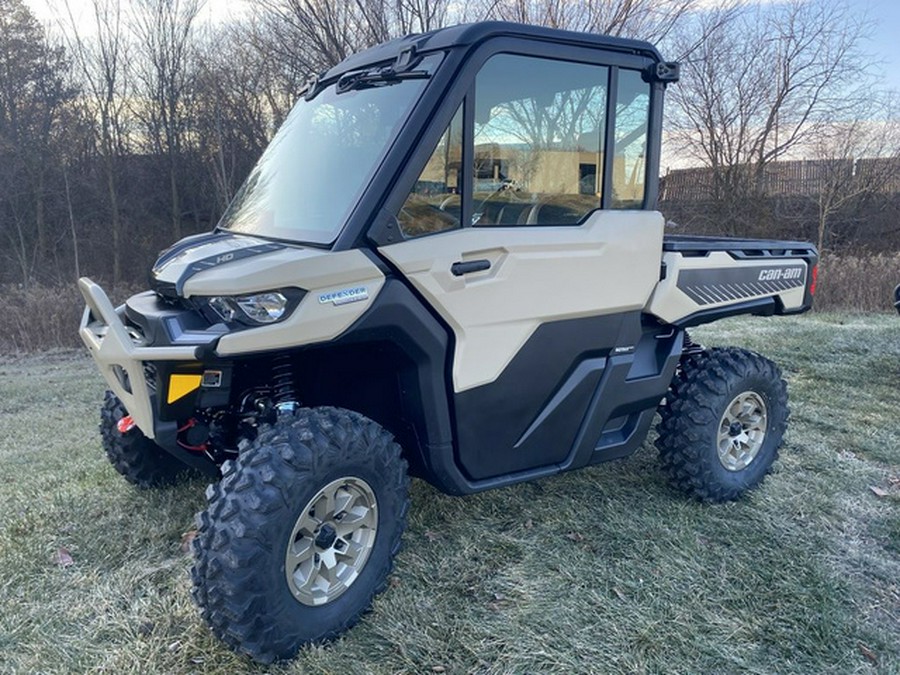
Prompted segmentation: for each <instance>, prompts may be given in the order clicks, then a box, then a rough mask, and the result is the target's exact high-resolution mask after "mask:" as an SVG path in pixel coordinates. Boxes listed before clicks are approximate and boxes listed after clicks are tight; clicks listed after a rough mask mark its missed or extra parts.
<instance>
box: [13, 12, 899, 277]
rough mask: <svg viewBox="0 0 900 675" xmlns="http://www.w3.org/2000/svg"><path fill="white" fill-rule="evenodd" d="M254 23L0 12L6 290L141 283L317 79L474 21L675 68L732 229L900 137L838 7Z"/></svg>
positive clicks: (226, 196) (854, 25) (672, 136)
mask: <svg viewBox="0 0 900 675" xmlns="http://www.w3.org/2000/svg"><path fill="white" fill-rule="evenodd" d="M246 7H247V11H246V12H245V13H244V14H243V15H242V16H241V17H240V18H238V19H233V20H231V21H229V22H220V23H216V24H213V25H211V24H209V23H208V22H204V21H201V17H202V9H203V0H129V1H125V0H122V1H120V0H90V4H89V14H90V17H91V22H90V23H91V26H90V29H89V30H86V29H84V27H83V23H82V22H81V21H79V20H78V17H77V16H76V11H75V10H76V8H75V7H74V6H70V5H69V3H67V2H63V3H61V4H60V5H58V8H59V11H58V16H57V18H56V21H55V22H53V23H52V24H51V25H49V26H42V25H41V24H39V23H38V21H37V20H36V19H35V17H34V16H33V15H32V13H31V12H30V11H29V9H28V7H27V6H26V5H25V4H24V0H0V282H14V283H20V284H24V285H30V284H33V283H41V282H59V281H66V280H69V279H72V278H73V277H74V276H76V275H78V274H85V273H89V274H91V275H94V276H99V277H103V278H105V279H109V280H111V281H121V280H124V281H129V280H131V281H135V280H140V279H142V278H143V275H144V273H145V270H146V266H147V263H148V261H149V260H151V259H152V257H153V256H154V254H155V253H156V251H157V250H158V249H159V248H160V247H162V246H164V245H165V244H167V243H170V242H171V241H172V240H174V239H176V238H178V237H181V236H183V235H185V234H188V233H191V232H196V231H200V230H205V229H209V228H210V227H212V225H213V224H215V222H216V220H217V219H218V217H219V216H220V215H221V213H222V211H223V210H224V208H225V207H226V205H227V204H228V202H229V200H230V199H231V197H232V196H233V195H234V193H235V191H236V189H237V188H238V187H239V185H240V183H241V182H242V180H243V178H244V177H245V176H246V175H247V173H248V172H249V170H250V168H251V167H252V165H253V163H254V161H255V160H256V158H257V157H258V156H259V154H260V153H261V152H262V149H263V148H264V147H265V145H266V143H267V142H268V140H269V139H270V138H271V136H272V134H273V133H274V131H275V129H276V128H277V127H278V125H279V124H280V122H281V121H282V120H283V119H284V117H285V116H286V115H287V112H288V111H289V109H290V107H291V105H292V103H293V101H294V100H295V99H296V97H297V95H298V93H299V92H300V91H301V89H302V88H303V86H304V84H305V82H306V81H307V79H308V78H309V77H310V76H311V75H313V74H315V73H318V72H321V71H323V70H325V69H327V68H328V67H330V66H332V65H334V64H335V63H337V62H339V61H340V60H342V59H343V58H345V57H346V56H348V55H350V54H351V53H354V52H356V51H359V50H361V49H364V48H366V47H368V46H371V45H373V44H376V43H378V42H382V41H384V40H387V39H391V38H394V37H398V36H402V35H405V34H408V33H416V32H424V31H428V30H432V29H435V28H439V27H441V26H445V25H449V24H454V23H459V22H465V21H475V20H482V19H498V20H507V21H517V22H524V23H532V24H540V25H546V26H552V27H556V28H565V29H572V30H580V31H591V32H600V33H608V34H612V35H617V36H627V37H638V38H642V39H646V40H649V41H652V42H655V43H657V44H659V45H660V48H661V50H662V51H663V53H664V54H666V56H667V57H669V58H673V59H679V60H681V61H682V63H683V71H682V81H681V83H680V84H678V85H677V86H675V87H673V88H672V89H671V90H670V98H669V106H668V112H667V114H668V119H669V123H670V126H669V129H670V133H669V134H668V139H669V140H668V142H669V145H670V148H671V152H673V153H677V154H678V155H680V156H683V157H686V158H689V159H690V160H691V161H694V162H697V163H700V164H702V165H704V166H707V167H710V169H711V170H712V171H713V172H714V174H715V181H714V186H715V187H714V195H713V196H714V198H715V200H716V203H717V204H719V206H720V208H721V209H722V214H724V216H725V217H733V216H734V209H735V208H738V205H739V198H740V199H744V200H746V199H748V198H749V197H752V196H754V195H757V194H758V192H759V190H760V189H761V186H762V185H764V182H763V181H762V180H760V178H759V177H760V176H762V175H763V173H764V171H765V169H766V167H768V166H770V165H771V164H772V163H773V162H776V161H777V160H779V159H782V158H784V157H786V156H788V155H789V154H791V153H792V152H795V151H796V149H797V148H798V147H801V146H802V147H804V148H806V149H808V152H811V153H818V155H819V156H825V155H826V154H827V153H831V154H832V155H839V154H841V153H842V152H844V153H846V152H853V153H858V152H859V150H858V148H859V147H860V146H865V147H867V148H868V150H867V151H869V152H872V153H876V154H880V155H885V154H887V155H890V154H892V153H897V152H898V149H897V146H896V145H892V144H893V143H895V140H896V139H895V138H894V137H891V136H890V135H889V134H885V133H882V132H881V131H879V129H880V127H878V126H877V125H874V126H873V125H871V124H869V123H868V122H863V121H862V120H871V119H872V118H873V116H874V113H873V110H872V105H873V102H874V101H879V100H880V99H879V97H878V96H874V95H873V89H872V87H871V85H870V84H868V83H867V80H866V78H867V75H866V73H865V72H864V69H865V66H866V64H867V62H866V58H865V55H864V54H861V53H859V50H860V45H861V44H862V43H861V41H862V39H863V37H865V35H866V30H867V26H866V24H865V20H864V19H863V18H861V17H859V16H858V15H857V14H856V13H854V12H853V11H851V10H850V8H849V6H848V5H847V4H846V3H844V2H842V0H787V2H784V3H776V4H769V3H764V4H746V3H744V2H743V1H742V0H715V1H710V0H584V1H581V2H575V1H573V0H475V1H474V2H469V3H458V2H452V1H451V0H341V1H333V0H258V1H257V2H255V3H252V5H251V4H249V3H248V5H247V6H246ZM840 125H850V126H851V127H852V130H853V133H850V131H847V129H846V128H845V129H844V131H839V129H841V126H840ZM854 125H855V126H854ZM851 138H852V139H856V140H854V142H853V146H854V147H853V148H849V147H845V148H843V149H842V147H841V144H842V143H843V144H844V145H845V146H846V145H847V144H848V141H849V139H851ZM826 141H827V142H826ZM853 156H859V155H858V154H854V155H853ZM748 167H750V169H749V170H748ZM866 189H867V188H865V187H859V186H857V187H855V188H854V191H855V192H856V194H857V195H858V194H862V193H863V192H865V190H866ZM848 194H849V191H848V190H847V189H845V187H844V183H840V182H836V188H835V190H834V195H833V196H832V197H829V198H827V199H826V198H825V197H823V198H822V199H823V200H825V201H824V202H823V204H824V205H823V206H822V208H821V212H825V213H827V215H826V217H825V219H824V220H820V221H818V222H817V224H816V228H817V230H816V231H817V232H818V238H819V240H820V241H821V242H823V243H827V241H828V237H829V224H828V223H829V219H830V218H832V216H833V215H834V213H835V212H836V211H839V210H840V209H843V208H846V207H847V205H848V204H849V203H850V201H852V200H851V199H850V198H849V197H848ZM826 202H827V203H826ZM729 209H730V210H731V211H730V212H729ZM770 215H771V214H770ZM775 215H777V214H775ZM773 217H774V216H773ZM733 222H743V221H741V219H740V218H736V219H734V220H733ZM823 223H824V224H823Z"/></svg>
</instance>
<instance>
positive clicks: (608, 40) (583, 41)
mask: <svg viewBox="0 0 900 675" xmlns="http://www.w3.org/2000/svg"><path fill="white" fill-rule="evenodd" d="M494 37H516V38H527V39H532V40H541V41H544V42H556V43H559V44H565V45H572V46H580V47H592V48H594V49H608V50H614V51H618V52H628V53H632V54H640V55H642V56H647V57H649V58H651V59H653V60H654V61H662V57H661V56H660V54H659V52H658V51H657V50H656V47H654V46H653V45H652V44H650V43H649V42H645V41H643V40H629V39H627V38H619V37H612V36H610V35H599V34H597V33H578V32H575V31H568V30H558V29H555V28H544V27H543V26H530V25H527V24H522V23H511V22H504V21H483V22H481V23H466V24H460V25H458V26H450V27H448V28H441V29H438V30H434V31H431V32H429V33H414V34H412V35H407V36H405V37H402V38H397V39H395V40H390V41H389V42H384V43H382V44H380V45H376V46H375V47H371V48H370V49H366V50H365V51H362V52H359V53H358V54H353V55H352V56H348V57H347V58H346V59H344V60H343V61H341V62H340V63H339V64H337V65H336V66H335V67H334V68H332V69H331V70H329V71H328V72H327V73H326V74H325V76H324V78H323V79H330V78H332V77H335V76H337V75H339V74H340V73H344V72H347V71H350V70H358V69H360V68H365V67H366V66H368V65H372V64H375V63H383V62H385V61H391V60H393V59H394V58H396V57H397V55H398V54H400V52H402V51H403V50H404V49H406V48H407V47H410V46H412V47H414V48H415V49H416V51H417V52H419V53H422V52H429V51H437V50H442V49H449V48H452V47H464V46H470V45H474V44H476V43H479V42H482V41H483V40H486V39H488V38H494Z"/></svg>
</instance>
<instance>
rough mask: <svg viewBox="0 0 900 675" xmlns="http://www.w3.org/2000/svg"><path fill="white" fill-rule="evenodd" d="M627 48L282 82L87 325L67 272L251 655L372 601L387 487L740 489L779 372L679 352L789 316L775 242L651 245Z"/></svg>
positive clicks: (751, 468)
mask: <svg viewBox="0 0 900 675" xmlns="http://www.w3.org/2000/svg"><path fill="white" fill-rule="evenodd" d="M677 77H678V66H677V64H675V63H667V62H665V61H663V60H662V58H661V57H660V55H659V53H658V52H657V51H656V49H655V48H654V47H653V46H652V45H650V44H648V43H645V42H639V41H633V40H625V39H619V38H612V37H606V36H602V35H588V34H579V33H572V32H563V31H557V30H549V29H544V28H537V27H529V26H522V25H514V24H506V23H480V24H473V25H464V26H456V27H452V28H447V29H443V30H438V31H435V32H432V33H428V34H423V35H412V36H408V37H405V38H402V39H399V40H394V41H392V42H388V43H386V44H383V45H380V46H378V47H375V48H373V49H370V50H368V51H365V52H362V53H360V54H357V55H355V56H351V57H350V58H348V59H347V60H345V61H344V62H342V63H340V64H339V65H337V66H335V67H334V68H332V69H331V70H329V71H328V72H325V73H323V74H322V75H321V76H319V77H318V78H315V79H313V80H312V81H310V82H309V83H308V85H307V88H306V91H305V94H304V95H303V97H302V99H301V100H300V101H299V102H298V103H297V104H296V107H295V108H294V109H293V111H292V112H291V114H290V115H289V117H288V118H287V119H286V121H285V122H284V124H283V126H282V127H281V129H280V130H279V132H278V133H277V135H276V136H275V138H274V140H273V141H272V143H271V144H270V146H269V147H268V149H267V150H266V151H265V153H264V154H263V156H262V158H261V159H260V160H259V163H258V165H257V166H256V167H255V168H254V170H253V171H252V173H251V174H250V176H249V178H248V179H247V181H246V183H245V184H244V186H243V188H242V189H241V190H240V193H239V194H238V195H237V196H236V198H235V199H234V202H233V203H232V204H231V206H230V207H229V209H228V210H227V212H226V213H225V215H224V216H223V218H222V220H221V221H220V222H219V224H218V226H217V227H216V228H215V230H214V231H213V232H211V233H209V234H203V235H199V236H193V237H188V238H187V239H183V240H182V241H179V242H178V243H176V244H175V245H173V246H172V247H171V248H169V249H168V250H166V251H164V252H163V253H162V254H161V255H160V257H159V259H158V260H157V262H156V264H155V265H154V266H153V269H152V273H151V283H152V289H151V290H148V291H146V292H144V293H139V294H137V295H135V296H133V297H131V298H130V299H129V300H128V301H127V302H126V303H125V304H124V305H123V306H121V307H118V308H114V307H113V306H112V304H111V303H110V301H109V300H108V298H107V296H106V295H105V294H104V292H103V291H102V290H101V288H100V287H98V286H97V285H96V284H94V283H93V282H91V281H90V280H88V279H81V280H80V282H79V284H80V288H81V292H82V293H83V295H84V298H85V300H86V302H87V308H86V310H85V313H84V319H83V321H82V324H81V328H80V333H81V336H82V338H83V340H84V342H85V343H86V344H87V346H88V348H89V349H90V351H91V353H92V354H93V357H94V358H95V360H96V362H97V364H98V366H99V367H100V370H101V372H102V374H103V376H104V377H105V379H106V382H107V383H108V385H109V389H110V391H109V392H108V393H107V397H106V401H105V403H104V405H103V409H102V422H101V430H102V437H103V445H104V447H105V449H106V452H107V454H108V455H109V458H110V460H111V461H112V463H113V464H114V465H115V467H116V469H118V471H119V472H121V473H122V474H123V475H124V476H125V478H127V479H128V480H130V481H131V482H133V483H135V484H137V485H139V486H142V487H143V486H152V485H161V484H164V483H167V482H169V481H171V480H172V479H174V478H175V477H176V475H178V474H179V473H180V472H181V471H183V470H184V469H186V468H191V469H195V470H199V471H203V472H206V473H208V474H209V475H210V476H211V477H212V478H213V479H214V481H215V482H213V483H212V485H211V486H210V487H209V489H208V490H207V498H208V506H207V508H206V510H205V511H203V512H202V513H201V514H200V515H199V533H198V536H197V538H196V539H195V540H194V553H195V558H196V559H195V563H194V567H193V584H194V591H193V592H194V597H195V599H196V602H197V604H198V605H199V607H200V609H201V611H202V614H203V616H204V618H205V619H206V621H207V622H208V623H209V625H210V626H211V627H212V630H213V632H214V633H215V634H216V635H218V636H219V637H221V638H222V639H223V640H225V641H226V642H227V643H228V644H230V645H231V646H233V647H234V648H236V649H238V650H241V651H243V652H245V653H247V654H249V655H250V656H251V657H253V658H254V659H257V660H259V661H272V660H274V659H280V658H290V657H291V656H292V655H294V654H295V653H296V652H297V650H298V649H299V648H300V646H302V645H304V644H307V643H310V642H320V641H323V640H327V639H330V638H333V637H335V636H337V635H339V634H340V633H341V632H342V631H344V630H346V629H347V628H348V627H350V626H351V625H352V624H353V623H354V622H355V621H357V619H358V618H359V616H360V614H361V613H362V612H363V611H364V610H366V608H367V607H368V606H369V605H370V603H371V601H372V598H373V596H374V595H375V594H376V593H378V592H379V591H381V590H382V589H383V588H384V587H385V583H386V579H387V576H388V573H389V572H390V570H391V564H392V559H393V557H394V555H395V553H396V552H397V550H398V548H399V546H400V536H401V533H402V531H403V528H404V525H405V520H406V513H407V509H408V506H409V499H408V496H407V489H408V480H409V479H408V477H407V476H408V475H410V474H411V475H415V476H420V477H422V478H424V479H425V480H427V481H428V482H430V483H431V484H432V485H434V486H436V487H437V488H438V489H440V490H442V491H444V492H446V493H450V494H454V495H464V494H469V493H474V492H478V491H481V490H486V489H489V488H495V487H500V486H504V485H510V484H511V483H516V482H519V481H526V480H533V479H537V478H542V477H545V476H550V475H553V474H557V473H560V472H562V471H568V470H571V469H577V468H580V467H584V466H587V465H591V464H596V463H598V462H604V461H607V460H610V459H615V458H619V457H625V456H628V455H630V454H631V453H633V452H634V451H635V450H636V449H637V448H638V447H639V446H640V445H641V444H642V443H643V441H644V440H645V438H646V435H647V433H648V429H649V428H650V426H651V423H652V420H653V418H654V415H655V414H656V412H657V410H659V413H660V416H661V421H660V422H659V425H658V431H659V440H658V441H657V447H658V449H659V454H660V458H661V463H662V467H663V469H664V471H665V472H666V473H667V474H668V475H669V476H670V477H671V480H672V481H673V482H674V484H675V485H676V486H677V487H679V488H681V489H682V490H684V491H686V492H687V493H689V494H691V495H694V496H695V497H698V498H700V499H701V500H706V501H714V502H715V501H723V500H730V499H735V498H737V497H739V496H740V495H741V494H742V493H744V491H746V490H747V489H749V488H752V487H754V486H755V485H757V484H758V483H759V482H760V480H761V479H762V478H763V476H764V475H765V474H766V472H767V471H768V470H769V468H770V466H771V464H772V461H773V460H774V459H775V457H776V453H777V450H778V447H779V445H780V443H781V440H782V434H783V433H784V430H785V422H786V419H787V415H788V407H787V392H786V387H785V382H784V381H783V380H782V378H781V373H780V371H779V369H778V368H777V367H776V366H775V365H774V364H773V363H772V362H770V361H768V360H766V359H765V358H763V357H762V356H759V355H757V354H754V353H751V352H748V351H743V350H740V349H734V348H726V349H704V348H703V347H701V346H700V345H698V344H695V343H694V342H692V341H691V339H690V338H689V337H688V334H687V331H686V329H688V328H690V327H691V326H696V325H698V324H703V323H706V322H709V321H714V320H716V319H719V318H722V317H728V316H734V315H740V314H747V315H772V314H790V313H796V312H803V311H805V310H807V309H809V307H810V305H811V302H812V295H813V292H814V287H815V264H816V262H817V253H816V250H815V248H814V247H813V246H811V245H810V244H806V243H802V242H788V241H761V240H749V239H717V238H703V237H691V236H669V235H666V234H664V220H663V217H662V215H660V213H658V212H657V211H655V210H654V208H655V204H656V201H657V190H658V179H657V176H658V169H659V148H660V129H661V123H662V109H663V94H664V92H665V89H666V86H667V85H669V84H671V83H673V82H675V81H676V80H677Z"/></svg>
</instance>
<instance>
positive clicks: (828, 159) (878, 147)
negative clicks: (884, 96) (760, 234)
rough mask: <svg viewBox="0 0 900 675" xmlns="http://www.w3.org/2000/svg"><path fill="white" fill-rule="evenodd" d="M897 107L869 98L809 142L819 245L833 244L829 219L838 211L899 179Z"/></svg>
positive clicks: (890, 103) (884, 101)
mask: <svg viewBox="0 0 900 675" xmlns="http://www.w3.org/2000/svg"><path fill="white" fill-rule="evenodd" d="M863 112H864V113H865V114H863ZM898 112H900V111H898V109H897V107H896V105H894V103H893V102H892V101H891V100H890V99H888V100H879V99H878V98H871V99H869V100H868V101H866V104H865V110H864V111H863V110H861V111H860V114H859V116H858V117H857V118H855V119H852V120H849V121H847V122H835V123H832V124H831V125H829V126H828V127H827V128H825V129H822V130H821V132H820V133H819V134H818V135H817V136H816V137H815V138H814V139H812V141H811V142H810V143H809V145H808V153H809V156H810V158H811V160H812V161H811V162H810V163H809V164H810V165H811V166H812V167H814V172H815V175H814V177H813V178H814V185H815V188H814V189H813V190H810V198H811V199H812V200H813V202H814V204H815V207H816V216H817V222H816V236H817V240H816V243H817V244H818V247H819V250H820V251H821V250H824V249H825V248H826V247H829V248H830V247H831V245H832V244H833V234H834V233H833V232H832V221H833V220H834V218H835V216H836V215H837V214H838V213H840V212H841V211H842V210H844V209H846V208H847V207H848V206H851V205H855V206H859V205H860V204H861V202H863V201H864V200H865V199H866V198H869V197H873V196H875V195H879V194H882V193H884V192H886V190H887V188H889V187H890V186H891V185H892V184H893V183H896V182H898V181H900V115H898ZM861 210H862V211H863V212H865V213H870V211H871V209H861ZM866 220H868V218H867V219H866Z"/></svg>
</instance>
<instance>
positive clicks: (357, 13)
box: [256, 0, 455, 79]
mask: <svg viewBox="0 0 900 675" xmlns="http://www.w3.org/2000/svg"><path fill="white" fill-rule="evenodd" d="M256 4H257V6H258V7H259V8H260V12H259V15H258V18H259V21H260V22H261V23H264V24H265V25H266V29H267V33H268V34H269V35H270V37H271V39H270V40H269V46H270V48H271V49H272V50H273V51H274V53H276V54H279V55H281V56H282V57H283V58H285V59H286V60H287V61H288V62H293V63H294V67H295V68H296V69H297V70H298V71H300V72H301V73H302V74H303V76H304V79H305V78H306V77H308V76H309V75H312V74H314V73H318V72H320V71H322V70H325V69H327V68H330V67H331V66H333V65H335V64H336V63H338V62H340V61H342V60H343V59H345V58H347V57H348V56H350V55H351V54H353V53H355V52H358V51H361V50H363V49H365V48H367V47H371V46H372V45H375V44H377V43H379V42H383V41H385V40H388V39H390V38H394V37H399V36H402V35H406V34H408V33H413V32H415V33H420V32H425V31H429V30H433V29H435V28H440V27H441V26H443V25H445V23H446V22H447V21H448V20H451V19H452V18H454V16H455V15H454V16H451V14H452V12H451V8H452V7H453V4H452V3H451V2H450V0H395V2H386V1H385V0H341V1H339V2H333V1H331V0H258V2H257V3H256Z"/></svg>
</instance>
